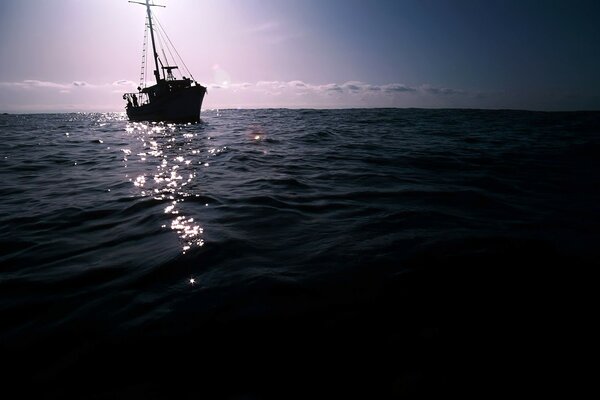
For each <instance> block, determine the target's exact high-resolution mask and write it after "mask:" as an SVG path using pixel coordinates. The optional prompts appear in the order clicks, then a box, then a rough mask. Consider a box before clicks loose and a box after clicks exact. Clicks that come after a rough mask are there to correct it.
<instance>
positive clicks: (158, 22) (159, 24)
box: [153, 13, 195, 81]
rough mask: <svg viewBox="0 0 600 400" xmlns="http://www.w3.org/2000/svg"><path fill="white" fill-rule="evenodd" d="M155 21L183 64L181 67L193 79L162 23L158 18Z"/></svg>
mask: <svg viewBox="0 0 600 400" xmlns="http://www.w3.org/2000/svg"><path fill="white" fill-rule="evenodd" d="M153 15H154V13H153ZM154 18H156V16H155V17H154ZM156 22H157V24H158V26H160V29H162V30H163V32H164V33H165V36H166V38H167V40H168V41H169V43H170V44H171V47H173V50H175V54H177V57H179V60H181V63H182V64H183V67H184V68H185V70H186V71H187V73H188V74H189V75H190V78H192V80H193V81H195V79H194V77H193V76H192V73H191V71H190V70H189V68H188V67H187V65H186V64H185V61H183V58H181V56H180V55H179V52H178V51H177V48H176V47H175V45H174V44H173V42H171V38H169V35H167V32H165V30H164V28H163V27H162V25H161V23H160V21H159V20H158V18H156Z"/></svg>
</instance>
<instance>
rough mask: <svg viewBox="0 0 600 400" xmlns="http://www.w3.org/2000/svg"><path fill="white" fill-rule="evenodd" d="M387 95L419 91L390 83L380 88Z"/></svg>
mask: <svg viewBox="0 0 600 400" xmlns="http://www.w3.org/2000/svg"><path fill="white" fill-rule="evenodd" d="M379 88H380V89H381V90H383V91H384V92H386V93H414V92H416V91H417V89H415V88H413V87H410V86H406V85H404V84H400V83H390V84H388V85H383V86H380V87H379Z"/></svg>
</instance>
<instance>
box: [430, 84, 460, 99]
mask: <svg viewBox="0 0 600 400" xmlns="http://www.w3.org/2000/svg"><path fill="white" fill-rule="evenodd" d="M420 89H421V90H422V91H423V92H425V93H429V94H433V95H444V96H449V95H454V94H466V92H465V91H464V90H457V89H450V88H438V87H433V86H430V85H427V84H425V85H421V87H420Z"/></svg>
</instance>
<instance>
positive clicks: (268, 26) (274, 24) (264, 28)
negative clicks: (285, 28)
mask: <svg viewBox="0 0 600 400" xmlns="http://www.w3.org/2000/svg"><path fill="white" fill-rule="evenodd" d="M280 25H281V24H280V23H279V22H278V21H267V22H264V23H262V24H260V25H257V26H255V27H253V28H250V29H248V32H249V33H270V32H273V31H276V30H278V29H279V26H280Z"/></svg>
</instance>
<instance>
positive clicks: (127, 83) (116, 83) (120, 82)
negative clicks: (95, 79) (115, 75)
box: [112, 79, 136, 87]
mask: <svg viewBox="0 0 600 400" xmlns="http://www.w3.org/2000/svg"><path fill="white" fill-rule="evenodd" d="M112 85H113V86H118V87H120V86H131V87H135V86H136V83H135V82H133V81H130V80H127V79H120V80H118V81H114V82H113V83H112Z"/></svg>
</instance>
